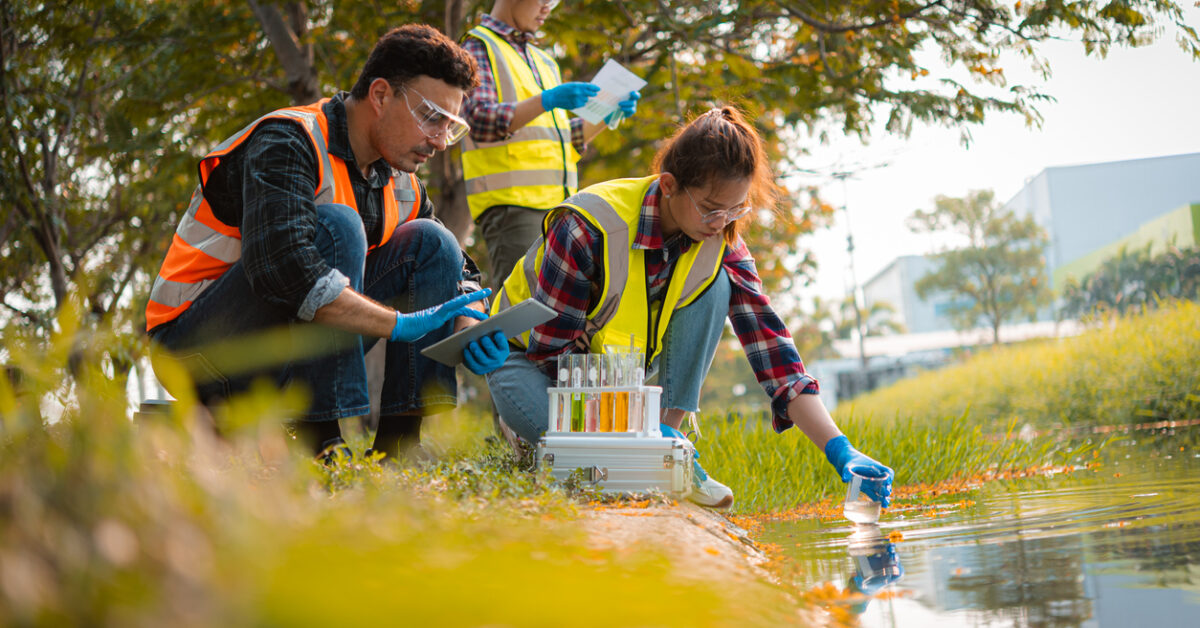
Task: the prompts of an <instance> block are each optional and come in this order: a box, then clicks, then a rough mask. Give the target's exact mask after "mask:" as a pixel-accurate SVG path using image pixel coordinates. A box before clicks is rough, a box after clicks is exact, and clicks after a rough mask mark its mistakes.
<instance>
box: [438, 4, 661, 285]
mask: <svg viewBox="0 0 1200 628" xmlns="http://www.w3.org/2000/svg"><path fill="white" fill-rule="evenodd" d="M557 4H558V0H497V1H496V3H495V5H494V6H493V7H492V12H491V13H490V14H487V15H484V16H483V18H482V20H481V21H480V23H479V25H478V26H476V27H475V28H472V29H471V30H470V31H469V32H468V33H467V35H466V37H465V38H464V40H463V42H462V47H463V48H464V49H466V50H467V52H469V53H470V54H471V56H472V57H474V58H475V62H476V63H477V64H478V65H479V86H478V87H476V88H475V89H474V90H472V91H471V92H470V96H469V98H468V100H467V104H466V107H465V109H464V117H465V118H466V120H467V122H468V123H469V124H470V125H471V131H470V134H469V135H468V136H467V137H466V138H465V139H464V140H463V145H462V165H463V178H464V179H465V182H466V192H467V205H468V206H469V208H470V211H471V218H472V219H473V220H475V222H476V223H477V224H478V225H479V228H480V232H481V233H482V235H483V241H484V243H485V245H486V246H487V252H488V257H489V258H490V260H491V282H492V283H493V284H494V285H495V286H496V287H497V288H498V287H499V285H500V283H501V282H502V281H504V278H505V277H507V276H508V273H509V272H510V271H511V270H512V267H513V264H514V263H515V262H516V261H517V259H518V258H519V257H521V256H522V255H524V254H525V250H526V249H527V248H528V247H529V245H530V244H532V243H533V241H534V240H535V239H537V237H538V236H540V235H542V220H543V219H544V218H545V217H546V212H547V211H548V210H549V209H551V208H553V207H555V206H556V205H558V203H560V202H561V201H562V200H563V199H565V198H566V197H568V196H570V195H572V194H574V193H575V192H576V191H577V190H578V187H579V182H578V178H579V177H578V172H577V170H576V163H577V162H578V161H579V158H580V155H581V154H582V153H583V151H584V148H585V147H586V146H587V142H589V141H590V140H591V139H592V138H593V137H595V136H596V135H597V134H598V133H600V131H602V130H604V126H605V125H602V124H592V123H590V122H586V121H584V120H583V119H581V118H568V116H567V111H566V110H569V109H574V108H577V107H581V106H583V105H584V104H585V103H587V101H588V99H589V98H591V97H592V96H595V95H596V94H597V93H599V91H600V88H598V87H597V86H595V85H593V84H591V83H563V82H562V75H561V72H560V71H559V67H558V63H557V62H555V60H554V59H553V58H552V57H551V56H550V55H549V54H548V53H547V52H546V51H545V50H543V49H541V48H539V47H538V46H536V45H535V44H534V41H535V33H536V32H537V30H538V29H540V28H541V27H542V24H544V23H545V21H546V18H547V17H549V15H550V11H551V10H552V9H553V8H554V7H555V5H557ZM638 98H640V94H639V93H638V92H630V94H629V98H628V99H626V100H624V101H622V102H621V103H620V110H619V111H618V112H616V113H614V115H617V114H620V115H621V116H623V117H628V116H632V115H633V114H634V113H635V112H636V111H637V101H638ZM610 122H615V119H610Z"/></svg>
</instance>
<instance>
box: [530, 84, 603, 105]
mask: <svg viewBox="0 0 1200 628" xmlns="http://www.w3.org/2000/svg"><path fill="white" fill-rule="evenodd" d="M599 93H600V87H599V86H598V85H592V84H591V83H563V84H562V85H559V86H557V87H551V88H550V89H548V90H546V91H544V92H542V109H545V110H546V111H550V110H551V109H577V108H579V107H582V106H583V105H584V104H586V103H587V101H588V99H589V98H591V97H592V96H595V95H596V94H599Z"/></svg>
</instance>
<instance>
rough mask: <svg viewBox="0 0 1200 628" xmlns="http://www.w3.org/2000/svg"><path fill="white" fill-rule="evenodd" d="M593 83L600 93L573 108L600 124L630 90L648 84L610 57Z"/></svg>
mask: <svg viewBox="0 0 1200 628" xmlns="http://www.w3.org/2000/svg"><path fill="white" fill-rule="evenodd" d="M592 84H593V85H597V86H599V87H600V93H599V94H596V95H595V96H592V97H591V98H590V99H588V101H587V103H586V104H584V105H583V106H582V107H579V108H578V109H572V110H571V112H572V113H574V114H575V115H577V116H579V117H580V118H583V119H584V120H587V121H588V122H591V123H592V124H600V123H601V122H603V121H604V118H606V117H608V114H610V113H612V112H614V111H616V110H617V103H619V102H621V101H622V100H627V99H628V98H629V92H632V91H637V90H640V89H641V88H643V87H645V86H646V81H643V80H642V79H641V77H639V76H638V75H636V74H634V73H633V72H630V71H629V70H627V69H625V66H623V65H621V64H620V63H617V62H616V61H613V60H612V59H609V60H608V61H606V62H605V63H604V67H602V68H600V71H599V72H597V73H596V78H593V79H592Z"/></svg>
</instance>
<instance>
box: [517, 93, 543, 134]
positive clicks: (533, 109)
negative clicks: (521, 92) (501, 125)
mask: <svg viewBox="0 0 1200 628" xmlns="http://www.w3.org/2000/svg"><path fill="white" fill-rule="evenodd" d="M545 112H546V110H545V109H543V108H542V95H541V94H537V95H534V96H530V97H529V98H526V99H525V100H522V101H521V102H519V103H517V105H516V107H514V108H513V117H512V121H511V122H509V123H508V134H509V135H511V134H513V133H515V132H516V131H517V129H520V128H521V127H523V126H525V125H526V124H529V123H530V122H533V119H534V118H536V117H538V116H540V115H542V114H543V113H545Z"/></svg>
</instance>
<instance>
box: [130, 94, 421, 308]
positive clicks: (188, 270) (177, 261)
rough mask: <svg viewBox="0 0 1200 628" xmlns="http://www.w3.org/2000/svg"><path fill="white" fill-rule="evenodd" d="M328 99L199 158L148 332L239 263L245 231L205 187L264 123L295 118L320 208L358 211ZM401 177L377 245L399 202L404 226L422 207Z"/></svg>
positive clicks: (413, 183) (273, 116)
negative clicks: (309, 151) (312, 160)
mask: <svg viewBox="0 0 1200 628" xmlns="http://www.w3.org/2000/svg"><path fill="white" fill-rule="evenodd" d="M328 101H329V99H328V98H326V99H323V100H320V101H318V102H315V103H313V104H311V105H305V106H302V107H288V108H286V109H280V110H278V111H273V112H271V113H268V114H267V115H265V116H263V117H261V118H259V119H257V120H255V121H254V122H251V123H250V124H249V125H247V126H246V127H245V128H244V129H242V130H241V131H238V132H237V133H236V134H234V135H233V136H232V137H230V138H229V139H227V140H225V141H224V142H222V143H221V144H220V145H219V146H217V148H216V149H215V150H213V151H212V152H211V153H209V154H208V155H206V156H205V157H204V159H201V160H200V184H199V185H197V186H196V191H195V192H193V193H192V201H191V204H190V205H189V206H188V210H187V213H185V214H184V215H183V218H182V219H181V220H180V221H179V226H178V227H176V228H175V236H174V238H172V240H171V247H170V248H169V249H167V257H166V259H164V260H163V263H162V267H161V268H160V269H159V271H158V277H157V278H156V279H155V280H154V287H153V288H152V289H151V290H150V302H149V303H147V304H146V330H147V331H149V330H151V329H154V328H155V327H157V326H159V325H162V324H163V323H166V322H169V321H172V320H175V317H177V316H179V315H180V314H182V313H183V312H184V311H185V310H187V309H188V308H189V307H191V305H192V302H193V301H195V300H196V298H198V297H199V296H200V295H201V294H202V293H203V292H204V291H205V290H206V289H208V287H209V286H211V285H212V284H213V283H214V282H215V281H216V280H217V279H219V278H220V277H221V275H224V274H225V271H227V270H229V268H230V267H231V266H233V264H234V262H237V261H238V260H239V259H241V256H242V232H241V229H239V228H238V227H236V226H231V225H227V224H225V223H223V222H221V221H220V220H218V219H217V217H216V216H215V215H214V214H213V211H212V208H211V207H210V206H209V204H208V201H207V200H206V199H205V198H204V186H205V185H206V184H207V183H208V178H209V176H210V175H212V173H213V171H214V170H216V168H217V166H218V165H220V163H221V158H222V157H224V156H225V155H228V154H229V153H231V152H232V151H233V150H235V149H236V148H237V147H238V146H240V145H241V144H242V142H244V141H246V138H248V137H250V134H251V133H253V132H254V129H256V128H258V125H260V124H262V123H263V122H264V121H266V120H294V121H295V122H296V123H298V124H300V125H301V126H302V127H303V128H304V130H305V131H307V132H308V135H309V138H310V139H311V140H312V142H313V147H314V148H315V149H316V151H317V155H318V156H319V157H320V159H319V160H318V162H319V165H318V168H320V172H318V173H317V175H318V176H317V189H316V190H314V191H313V195H314V196H315V197H316V202H317V204H318V205H321V204H325V203H340V204H342V205H347V206H349V207H352V208H354V211H358V204H357V203H356V202H355V201H354V190H353V188H352V187H351V185H350V170H349V169H348V168H347V167H346V162H345V161H344V160H342V159H341V158H340V157H337V156H336V155H331V154H329V148H328V145H329V120H328V118H326V116H325V112H324V110H323V109H322V105H324V104H325V103H326V102H328ZM397 173H398V171H393V176H392V178H391V179H390V180H389V181H388V183H387V185H386V186H385V187H384V189H383V209H384V212H383V238H382V239H381V240H380V242H379V244H378V245H375V246H379V245H381V244H384V243H385V242H387V241H388V239H389V238H391V237H392V232H393V231H395V229H396V227H397V226H398V225H399V224H400V223H401V220H400V203H412V211H410V212H409V214H408V217H407V218H405V219H404V221H405V222H407V221H409V220H412V219H413V218H415V217H416V216H417V212H418V210H419V209H420V207H421V203H420V193H419V190H420V187H419V184H418V183H417V176H416V175H415V174H412V173H407V175H408V176H401V177H399V180H397V177H396V176H395V175H396V174H397ZM399 174H405V173H399ZM389 190H391V193H389ZM371 248H375V247H374V246H373V247H371Z"/></svg>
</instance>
